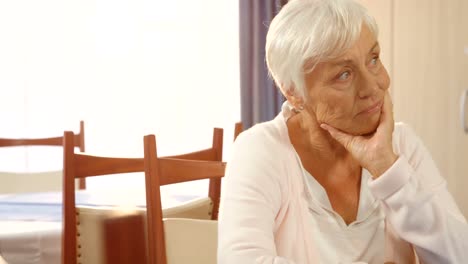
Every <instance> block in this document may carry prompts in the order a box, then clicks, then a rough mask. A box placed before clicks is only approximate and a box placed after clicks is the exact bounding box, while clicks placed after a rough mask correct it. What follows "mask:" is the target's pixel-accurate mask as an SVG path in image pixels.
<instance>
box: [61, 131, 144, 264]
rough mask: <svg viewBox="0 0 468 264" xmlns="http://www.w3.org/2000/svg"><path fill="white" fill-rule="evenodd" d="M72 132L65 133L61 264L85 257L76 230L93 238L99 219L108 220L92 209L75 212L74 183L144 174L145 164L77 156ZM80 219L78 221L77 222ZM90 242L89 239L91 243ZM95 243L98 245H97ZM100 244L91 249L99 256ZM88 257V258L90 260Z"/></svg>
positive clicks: (74, 261) (132, 159)
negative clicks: (78, 180) (88, 178)
mask: <svg viewBox="0 0 468 264" xmlns="http://www.w3.org/2000/svg"><path fill="white" fill-rule="evenodd" d="M74 138H75V135H74V134H73V132H70V131H66V132H65V133H64V136H63V151H64V153H63V160H64V164H63V219H62V221H63V234H62V263H63V264H69V263H70V264H76V263H77V262H78V260H80V262H81V260H82V257H85V256H84V255H82V254H81V251H82V249H81V245H77V239H78V238H79V237H80V236H81V235H82V234H81V232H78V231H77V229H78V228H79V226H80V225H86V226H85V228H83V229H82V230H83V231H82V232H83V235H84V234H86V235H89V236H91V235H92V234H93V233H94V232H98V231H96V230H99V227H96V225H97V223H99V222H100V221H99V219H100V218H103V217H104V218H106V217H107V216H108V215H107V214H103V213H101V212H100V211H97V212H98V213H96V211H95V210H93V209H92V208H90V209H87V208H80V209H77V208H76V204H75V179H84V178H85V177H93V176H102V175H109V174H120V173H131V172H142V171H143V169H144V160H143V159H142V158H111V157H98V156H92V155H88V154H84V153H75V151H74ZM77 219H78V220H77ZM88 241H89V239H88ZM96 243H99V241H98V242H96ZM99 246H100V245H99V244H97V245H94V247H93V248H92V249H91V250H92V251H95V253H97V254H99V253H100V252H99ZM88 257H89V256H88Z"/></svg>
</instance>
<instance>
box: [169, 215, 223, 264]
mask: <svg viewBox="0 0 468 264" xmlns="http://www.w3.org/2000/svg"><path fill="white" fill-rule="evenodd" d="M163 221H164V245H165V248H166V258H167V263H170V264H186V263H191V264H216V263H217V259H216V256H217V254H216V251H217V246H218V221H215V220H200V219H187V218H165V219H164V220H163Z"/></svg>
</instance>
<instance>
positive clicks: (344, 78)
mask: <svg viewBox="0 0 468 264" xmlns="http://www.w3.org/2000/svg"><path fill="white" fill-rule="evenodd" d="M350 75H351V73H350V72H349V71H345V72H343V73H342V74H340V76H339V77H338V79H339V80H340V81H345V80H347V79H348V78H349V76H350Z"/></svg>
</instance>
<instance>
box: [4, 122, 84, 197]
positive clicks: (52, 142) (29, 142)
mask: <svg viewBox="0 0 468 264" xmlns="http://www.w3.org/2000/svg"><path fill="white" fill-rule="evenodd" d="M62 145H63V137H62V136H59V137H48V138H0V147H19V146H57V147H62ZM73 147H78V148H79V149H80V151H81V152H84V151H85V133H84V121H80V132H79V133H78V134H77V135H74V137H73ZM31 176H34V175H33V174H32V175H31ZM85 188H86V182H85V179H80V181H79V189H85Z"/></svg>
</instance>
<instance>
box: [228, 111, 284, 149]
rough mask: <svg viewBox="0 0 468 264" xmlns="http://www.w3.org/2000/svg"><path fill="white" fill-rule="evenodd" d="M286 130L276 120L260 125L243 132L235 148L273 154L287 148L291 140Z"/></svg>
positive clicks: (235, 143)
mask: <svg viewBox="0 0 468 264" xmlns="http://www.w3.org/2000/svg"><path fill="white" fill-rule="evenodd" d="M285 130H286V126H285V125H284V127H283V126H282V125H281V124H280V123H279V122H278V120H276V119H274V120H271V121H267V122H263V123H259V124H256V125H254V126H253V127H251V128H249V129H247V130H245V131H244V132H242V133H241V134H240V135H239V136H238V137H237V139H236V141H235V142H234V147H235V148H236V149H244V148H246V149H248V150H249V151H258V152H265V153H270V154H271V151H273V150H278V149H279V148H282V147H285V146H287V143H288V141H289V138H288V136H287V131H285Z"/></svg>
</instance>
